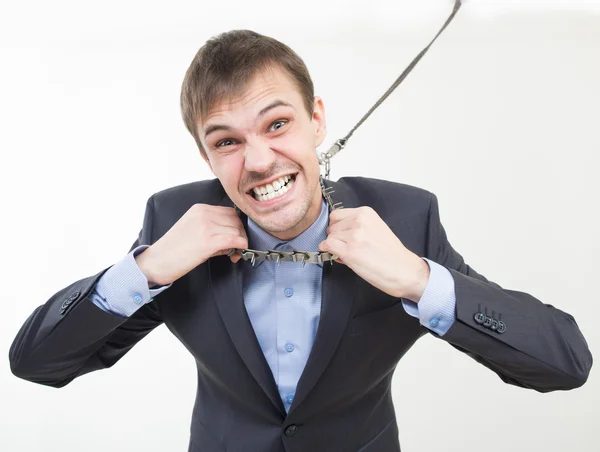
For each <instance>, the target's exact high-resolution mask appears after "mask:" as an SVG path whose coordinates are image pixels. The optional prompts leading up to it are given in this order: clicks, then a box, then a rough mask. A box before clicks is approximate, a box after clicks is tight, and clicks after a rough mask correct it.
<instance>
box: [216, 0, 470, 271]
mask: <svg viewBox="0 0 600 452" xmlns="http://www.w3.org/2000/svg"><path fill="white" fill-rule="evenodd" d="M461 6H462V3H461V0H454V8H453V9H452V13H451V14H450V16H449V17H448V19H447V20H446V22H445V23H444V25H443V26H442V28H441V29H440V31H438V33H437V34H436V35H435V37H434V38H433V39H432V40H431V42H430V43H429V44H428V45H427V47H425V48H424V49H423V50H421V52H419V54H418V55H417V56H416V57H415V58H414V59H413V60H412V62H411V63H410V64H409V65H408V66H407V67H406V69H404V71H403V72H402V74H400V76H399V77H398V78H397V79H396V81H394V83H392V85H391V86H390V87H389V88H388V90H387V91H386V92H385V93H384V94H383V96H381V97H380V98H379V100H378V101H377V102H375V104H374V105H373V106H372V107H371V108H370V109H369V111H367V113H366V114H365V115H364V116H363V117H362V118H361V119H360V121H358V122H357V123H356V125H355V126H354V127H353V128H352V129H351V130H350V132H349V133H348V134H347V135H346V136H345V137H344V138H340V139H339V140H337V141H336V142H335V143H334V144H333V145H332V146H331V147H330V148H329V149H328V150H327V152H323V153H321V154H320V155H319V156H318V159H319V165H322V166H324V167H325V179H329V173H330V171H331V159H332V157H334V156H335V155H336V154H337V153H338V152H340V151H341V150H342V149H344V147H345V146H346V143H347V142H348V139H349V138H350V137H351V136H352V134H353V133H354V131H355V130H356V129H358V127H359V126H360V125H361V124H362V123H363V122H365V120H366V119H367V118H368V117H369V116H371V113H373V111H374V110H375V109H376V108H377V107H379V105H380V104H381V103H382V102H383V101H384V100H385V99H386V98H387V97H388V96H389V95H390V94H391V93H392V91H394V90H395V89H396V87H397V86H398V85H399V84H400V83H402V81H403V80H404V79H405V78H406V76H407V75H408V74H409V73H410V72H411V71H412V70H413V69H414V67H415V66H416V65H417V63H418V62H419V60H421V58H423V55H425V54H426V53H427V51H428V50H429V48H430V47H431V45H432V44H433V43H434V42H435V40H436V39H437V38H438V36H440V34H442V32H443V31H444V30H445V29H446V27H447V26H448V24H449V23H450V22H451V21H452V19H454V16H455V15H456V13H457V12H458V10H459V9H460V7H461ZM319 180H320V183H321V192H322V193H323V197H324V198H325V200H326V201H327V204H328V206H329V212H330V213H331V212H332V211H334V210H335V209H341V208H343V206H342V203H341V202H338V203H334V202H333V200H332V199H331V194H332V193H334V190H333V188H332V187H325V184H324V182H323V176H321V177H320V179H319ZM234 253H239V254H240V255H241V256H242V259H243V260H245V261H250V262H251V264H252V267H254V264H255V263H259V262H263V261H270V262H277V265H279V264H281V262H302V267H304V265H306V264H307V263H308V264H322V263H323V262H326V261H329V262H330V263H331V264H332V265H333V261H334V259H337V256H335V255H332V254H331V253H328V252H321V251H296V250H294V251H278V250H268V251H259V250H251V249H245V250H243V249H240V248H232V249H231V250H230V252H229V254H227V255H228V256H231V255H232V254H234Z"/></svg>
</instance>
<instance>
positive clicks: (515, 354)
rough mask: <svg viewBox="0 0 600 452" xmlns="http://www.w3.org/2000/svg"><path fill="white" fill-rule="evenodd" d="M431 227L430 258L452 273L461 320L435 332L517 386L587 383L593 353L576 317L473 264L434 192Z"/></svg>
mask: <svg viewBox="0 0 600 452" xmlns="http://www.w3.org/2000/svg"><path fill="white" fill-rule="evenodd" d="M427 231H428V232H427V234H428V237H427V242H428V243H427V257H428V258H430V259H432V260H433V261H435V262H437V263H439V264H440V265H443V266H444V267H446V268H447V269H448V270H449V271H450V273H451V275H452V277H453V279H454V286H455V294H456V321H455V322H454V323H453V324H452V326H451V327H450V329H449V330H448V331H447V332H446V334H444V335H443V336H442V337H440V336H439V335H436V334H435V333H434V332H431V334H432V335H434V336H436V337H439V338H440V339H442V340H445V341H447V342H449V343H450V344H451V345H452V346H453V347H455V348H457V349H458V350H460V351H462V352H464V353H466V354H467V355H469V356H470V357H471V358H473V359H475V361H477V362H479V363H481V364H483V365H484V366H486V367H488V368H489V369H491V370H493V371H494V372H495V373H496V374H498V376H499V377H500V378H501V379H502V380H503V381H504V382H506V383H509V384H512V385H515V386H520V387H524V388H530V389H535V390H536V391H539V392H549V391H555V390H559V389H560V390H567V389H573V388H577V387H580V386H581V385H583V384H584V383H585V382H586V380H587V378H588V375H589V372H590V369H591V367H592V355H591V353H590V350H589V348H588V345H587V343H586V341H585V339H584V337H583V335H582V333H581V331H580V330H579V327H578V326H577V323H576V322H575V319H574V318H573V316H571V315H569V314H567V313H566V312H564V311H561V310H560V309H557V308H555V307H554V306H552V305H549V304H545V303H542V302H541V301H540V300H538V299H537V298H535V297H533V296H532V295H530V294H528V293H525V292H519V291H516V290H510V289H505V288H502V287H501V286H500V285H498V284H497V283H495V282H492V281H489V280H488V279H487V278H486V277H485V276H483V275H481V274H479V273H477V272H476V271H475V270H473V268H471V267H470V266H468V265H467V264H466V263H465V261H464V259H463V257H462V256H461V255H460V254H459V253H458V252H457V251H456V250H454V249H453V248H452V246H451V245H450V242H449V241H448V238H447V237H446V232H445V230H444V227H443V226H442V224H441V222H440V213H439V208H438V200H437V197H436V195H435V194H433V193H431V197H430V208H429V224H428V227H427Z"/></svg>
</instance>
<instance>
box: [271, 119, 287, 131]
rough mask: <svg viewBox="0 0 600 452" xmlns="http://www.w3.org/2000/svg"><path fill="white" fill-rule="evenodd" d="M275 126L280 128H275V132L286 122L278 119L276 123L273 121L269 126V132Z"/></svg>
mask: <svg viewBox="0 0 600 452" xmlns="http://www.w3.org/2000/svg"><path fill="white" fill-rule="evenodd" d="M277 124H281V126H279V127H276V128H275V130H279V129H281V128H282V127H283V126H284V125H285V124H287V120H286V119H278V120H277V121H275V122H273V123H272V124H271V126H270V127H269V130H271V129H273V126H276V125H277Z"/></svg>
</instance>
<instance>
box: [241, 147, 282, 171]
mask: <svg viewBox="0 0 600 452" xmlns="http://www.w3.org/2000/svg"><path fill="white" fill-rule="evenodd" d="M275 158H276V156H275V152H274V151H273V150H272V149H271V148H270V147H269V143H268V142H267V141H266V140H261V139H260V138H255V139H252V140H250V139H249V140H247V141H246V147H245V150H244V166H245V168H246V171H248V172H255V173H264V172H265V171H267V170H268V169H269V168H271V167H272V166H273V163H274V162H275Z"/></svg>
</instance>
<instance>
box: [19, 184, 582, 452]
mask: <svg viewBox="0 0 600 452" xmlns="http://www.w3.org/2000/svg"><path fill="white" fill-rule="evenodd" d="M326 185H327V186H333V187H334V188H335V193H334V194H333V198H334V200H335V202H338V201H341V202H343V205H344V206H345V207H359V206H371V207H372V208H373V209H375V211H377V213H378V214H379V215H380V216H381V218H382V219H383V220H384V221H385V222H386V223H387V224H388V225H389V227H390V228H391V229H392V230H393V231H394V233H395V234H396V235H397V236H398V238H399V239H400V240H401V241H402V243H403V244H404V245H405V246H406V247H407V248H408V249H409V250H411V251H413V252H414V253H416V254H417V255H418V256H423V257H427V258H429V259H431V260H433V261H436V262H438V263H439V264H441V265H443V266H445V267H446V268H448V270H449V271H450V273H451V274H452V277H453V278H454V283H455V291H456V299H457V306H456V315H457V320H456V322H455V323H454V324H453V326H452V327H451V328H450V330H449V331H448V332H447V333H446V334H445V335H444V336H443V337H442V338H441V339H442V340H444V341H446V342H449V343H450V344H451V345H452V346H454V347H455V348H457V349H458V350H460V351H462V352H464V353H466V354H468V355H469V356H471V357H472V358H473V359H475V360H476V361H477V362H479V363H481V364H483V365H484V366H486V367H488V368H490V369H491V370H492V371H494V372H495V373H497V374H498V376H499V377H500V378H501V379H502V380H503V381H504V382H506V383H510V384H513V385H517V386H521V387H525V388H531V389H535V390H537V391H541V392H547V391H553V390H558V389H563V390H565V389H572V388H576V387H579V386H581V385H582V384H583V383H584V382H585V381H586V379H587V377H588V373H589V371H590V368H591V366H592V356H591V354H590V352H589V350H588V347H587V344H586V341H585V339H584V338H583V336H582V334H581V332H580V331H579V328H578V327H577V324H576V323H575V320H574V319H573V317H572V316H571V315H569V314H567V313H565V312H563V311H561V310H559V309H556V308H554V307H553V306H551V305H547V304H544V303H542V302H541V301H540V300H538V299H536V298H535V297H533V296H531V295H529V294H527V293H524V292H518V291H515V290H509V289H504V288H502V287H500V286H499V285H498V284H496V283H494V282H491V281H488V280H487V279H486V278H485V277H484V276H482V275H480V274H478V273H477V272H475V270H473V269H472V268H471V267H469V266H468V265H467V264H465V262H464V260H463V258H462V256H461V255H460V254H459V253H458V252H456V251H455V250H454V249H453V248H452V246H451V245H450V243H449V241H448V239H447V237H446V233H445V231H444V228H443V226H442V224H441V222H440V216H439V210H438V204H437V198H436V196H435V195H434V194H433V193H430V192H428V191H427V190H423V189H421V188H417V187H413V186H409V185H405V184H400V183H393V182H388V181H383V180H377V179H368V178H362V177H346V178H342V179H340V180H339V181H338V182H332V181H326ZM195 203H204V204H212V205H223V206H233V204H232V202H231V200H230V199H229V198H228V196H227V195H226V194H225V192H224V191H223V188H222V186H221V184H220V183H219V181H218V180H216V179H214V180H209V181H200V182H194V183H190V184H185V185H181V186H177V187H173V188H170V189H167V190H164V191H161V192H159V193H156V194H154V195H153V196H151V197H150V198H149V199H148V202H147V206H146V212H145V216H144V223H143V228H142V230H141V231H140V233H139V237H138V239H137V240H136V241H135V242H134V244H133V245H132V247H131V249H133V248H134V247H136V246H138V245H139V244H152V243H154V242H155V241H156V240H158V239H159V238H160V237H161V236H162V235H163V234H165V233H166V232H167V231H168V230H169V229H170V228H171V226H172V225H173V224H174V223H175V222H176V221H177V220H178V219H179V218H180V217H181V216H182V215H183V214H184V213H185V212H186V211H187V210H188V209H189V208H190V207H191V206H192V205H193V204H195ZM242 220H243V223H244V224H245V225H247V218H246V217H245V216H244V215H242ZM242 265H248V264H247V263H244V262H242V261H240V262H238V263H237V264H233V263H231V262H230V260H229V258H228V257H226V256H220V257H217V258H212V259H209V260H208V261H207V262H206V263H204V264H202V265H199V266H198V267H196V268H195V269H194V270H192V271H190V272H189V273H188V274H187V275H185V276H183V277H182V278H180V279H178V280H177V281H175V282H174V283H173V286H172V287H170V288H169V289H168V290H166V291H164V292H163V293H161V294H160V295H158V296H157V297H156V298H155V300H154V301H152V302H150V303H149V304H147V305H145V306H143V307H142V308H141V309H139V311H137V312H136V313H135V314H134V315H133V316H131V317H130V318H128V319H124V318H120V317H116V316H113V315H111V314H108V313H106V312H104V311H102V310H101V309H99V308H98V307H96V306H95V305H94V304H93V303H92V302H91V301H90V300H89V299H87V296H88V295H89V294H90V292H91V290H92V289H93V287H94V285H95V283H96V282H97V280H98V279H99V278H100V276H101V275H102V274H103V273H104V272H105V271H106V270H108V268H105V269H104V270H102V271H100V272H98V273H97V274H95V275H93V276H89V277H86V278H84V279H81V280H79V281H76V282H74V283H72V284H71V285H69V286H68V287H65V288H63V289H61V290H60V291H58V292H57V293H56V294H55V295H53V296H52V297H51V298H50V299H49V300H48V301H47V302H46V303H45V304H43V305H41V306H40V307H38V308H37V309H36V310H35V311H34V312H33V313H32V314H31V316H30V317H29V318H28V319H27V320H26V322H25V324H24V325H23V327H22V328H21V330H20V331H19V333H18V335H17V337H16V338H15V340H14V342H13V344H12V347H11V349H10V361H11V368H12V371H13V373H14V374H15V375H17V376H19V377H21V378H24V379H27V380H30V381H33V382H36V383H40V384H45V385H49V386H55V387H61V386H64V385H66V384H68V383H69V382H70V381H72V380H73V379H74V378H76V377H78V376H80V375H83V374H85V373H87V372H91V371H94V370H97V369H102V368H106V367H110V366H112V365H113V364H114V363H116V362H117V361H118V360H119V359H120V358H121V357H122V356H123V355H125V353H127V351H128V350H129V349H131V347H133V346H134V345H135V344H136V343H137V342H138V341H139V340H140V339H142V338H143V337H144V336H145V335H146V334H148V333H149V332H150V331H152V329H154V328H155V327H157V326H158V325H160V324H161V323H163V322H164V323H165V324H166V325H167V327H168V328H169V330H171V332H172V333H173V334H174V335H175V336H176V337H177V338H178V339H179V340H180V341H181V342H182V344H183V345H184V346H185V347H186V348H187V349H188V350H189V351H190V353H191V354H192V355H193V356H194V358H195V359H196V363H197V369H198V392H197V394H198V396H197V399H196V403H195V407H194V411H193V416H192V422H191V438H190V446H189V451H190V452H191V451H193V452H224V451H227V452H283V451H289V452H338V451H339V452H357V451H360V452H388V451H389V452H397V451H399V450H400V446H399V442H398V428H397V424H396V418H395V413H394V407H393V404H392V397H391V388H390V385H391V381H392V374H393V372H394V369H395V368H396V365H397V363H398V361H399V360H400V358H402V356H403V355H404V354H405V353H406V352H407V351H408V350H409V349H410V348H411V347H412V345H413V344H414V343H415V342H416V341H417V339H419V338H420V337H421V336H423V335H425V334H426V333H428V332H430V331H429V330H428V329H426V328H424V327H423V326H421V325H420V324H419V321H418V319H416V318H413V317H411V316H410V315H408V314H407V313H406V312H405V311H404V309H403V307H402V304H401V302H400V299H398V298H394V297H391V296H389V295H387V294H385V293H383V292H382V291H380V290H378V289H376V288H374V287H373V286H371V285H370V284H369V283H367V282H365V281H364V280H362V279H361V278H360V277H358V276H357V275H356V274H355V273H354V272H353V271H352V270H351V269H350V268H348V267H347V266H345V265H342V264H333V265H330V264H329V263H325V264H324V266H323V294H322V312H321V319H320V322H319V329H318V332H317V335H316V338H315V342H314V346H313V348H312V351H311V353H310V357H309V359H308V362H307V364H306V367H305V369H304V372H303V373H302V377H301V378H300V381H299V383H298V387H297V391H296V395H295V397H294V401H293V404H292V406H291V408H290V411H289V413H288V414H287V415H286V412H285V409H284V407H283V405H282V402H281V399H280V396H279V393H278V391H277V387H276V384H275V381H274V379H273V375H272V373H271V370H270V368H269V366H268V364H267V362H266V360H265V358H264V355H263V353H262V351H261V348H260V346H259V343H258V341H257V339H256V336H255V334H254V330H253V329H252V325H251V323H250V320H249V318H248V315H247V313H246V310H245V308H244V302H243V298H242V280H241V275H242V272H241V267H242ZM430 334H432V335H434V336H436V334H435V333H433V332H430ZM436 337H437V336H436Z"/></svg>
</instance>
